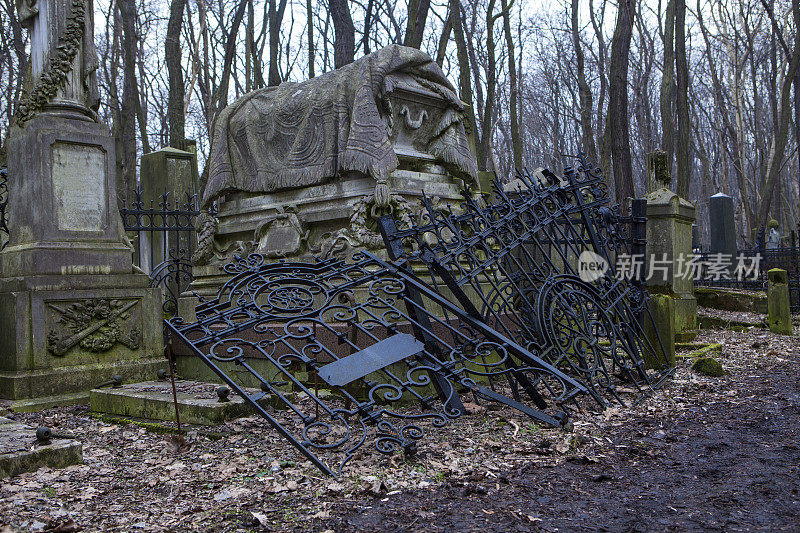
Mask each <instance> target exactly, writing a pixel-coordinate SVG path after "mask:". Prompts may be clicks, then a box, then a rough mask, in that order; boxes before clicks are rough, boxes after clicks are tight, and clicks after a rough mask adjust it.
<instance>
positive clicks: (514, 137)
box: [500, 0, 524, 169]
mask: <svg viewBox="0 0 800 533" xmlns="http://www.w3.org/2000/svg"><path fill="white" fill-rule="evenodd" d="M513 3H514V0H512V1H511V4H513ZM511 4H509V3H508V2H507V0H500V6H501V8H502V9H503V32H504V33H505V35H506V47H507V49H508V51H507V54H508V81H509V88H508V91H509V97H508V99H509V107H510V110H509V121H510V122H511V146H512V151H513V154H514V168H517V169H521V168H522V167H523V166H524V165H523V162H522V138H521V136H520V133H519V113H518V111H517V92H518V89H517V65H516V60H515V59H514V39H513V37H512V36H511V20H510V19H511V14H510V11H511Z"/></svg>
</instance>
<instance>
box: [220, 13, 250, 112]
mask: <svg viewBox="0 0 800 533" xmlns="http://www.w3.org/2000/svg"><path fill="white" fill-rule="evenodd" d="M246 8H247V0H240V2H239V5H238V6H237V7H236V12H235V13H234V15H233V23H232V24H231V30H230V32H229V33H228V39H227V42H226V43H225V57H224V59H223V63H222V74H221V75H220V81H219V87H217V91H216V93H217V94H216V98H215V99H214V100H215V101H216V105H215V106H214V120H216V117H217V115H219V113H220V111H222V110H223V109H225V108H226V107H227V106H228V87H229V85H230V81H231V69H232V68H233V60H234V57H235V55H236V35H237V34H238V33H239V26H241V25H242V19H243V18H244V12H245V9H246Z"/></svg>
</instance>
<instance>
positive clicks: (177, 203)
mask: <svg viewBox="0 0 800 533" xmlns="http://www.w3.org/2000/svg"><path fill="white" fill-rule="evenodd" d="M177 196H178V195H175V194H174V193H172V192H170V191H164V192H163V193H161V194H160V195H159V196H158V197H157V198H152V199H149V200H148V199H145V198H144V196H143V193H142V189H141V188H137V189H136V190H135V191H134V192H133V195H132V197H131V198H125V200H124V201H123V206H122V208H121V209H120V215H121V216H122V224H123V227H124V228H125V231H126V232H129V233H130V234H131V235H132V237H133V239H132V240H133V245H134V264H136V266H138V267H139V268H141V269H142V270H143V271H144V272H145V273H146V274H148V275H149V276H150V286H151V287H160V288H161V289H162V292H163V296H164V304H163V309H164V312H165V313H166V314H168V315H174V314H175V313H176V312H177V309H178V297H179V296H180V295H181V293H182V292H183V291H185V290H186V288H187V287H188V286H189V284H190V283H191V282H192V281H193V279H194V277H193V275H192V260H191V258H192V253H193V251H194V249H195V248H196V241H197V237H196V233H195V227H194V223H195V219H196V218H197V217H198V216H199V215H200V214H201V213H202V211H201V210H200V207H199V205H198V198H197V195H196V194H191V193H188V192H187V193H184V194H183V197H177Z"/></svg>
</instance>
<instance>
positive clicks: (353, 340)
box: [167, 252, 585, 475]
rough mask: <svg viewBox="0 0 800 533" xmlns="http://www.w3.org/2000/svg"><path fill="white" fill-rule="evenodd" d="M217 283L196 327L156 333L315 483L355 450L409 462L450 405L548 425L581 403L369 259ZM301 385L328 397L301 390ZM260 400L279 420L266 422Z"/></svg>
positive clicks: (421, 289) (511, 345)
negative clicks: (521, 393) (519, 395)
mask: <svg viewBox="0 0 800 533" xmlns="http://www.w3.org/2000/svg"><path fill="white" fill-rule="evenodd" d="M225 271H226V272H227V273H228V274H231V275H232V276H233V277H232V278H231V279H230V280H229V281H228V282H227V283H226V284H225V285H224V286H223V287H222V288H221V289H220V291H219V293H218V295H217V297H216V298H215V299H213V300H210V301H208V302H204V303H201V304H200V305H199V306H198V307H197V308H196V314H197V318H196V321H194V322H191V323H184V322H183V320H182V319H181V318H180V317H176V318H173V319H171V320H168V321H167V329H168V334H170V335H173V336H174V340H175V339H176V340H178V342H182V343H185V344H186V345H188V346H189V347H190V348H191V350H192V351H193V353H194V354H195V355H196V356H198V357H199V358H201V359H202V360H203V361H204V362H205V363H206V364H207V365H208V366H209V367H211V369H212V370H213V371H214V372H216V373H217V375H219V377H220V378H221V379H222V380H224V381H225V382H226V383H227V384H228V385H229V386H230V387H231V388H232V389H233V390H234V391H236V392H237V393H238V394H239V395H241V396H242V397H243V398H244V399H245V401H247V402H249V403H250V404H251V405H252V406H253V407H254V408H255V409H256V410H257V411H258V413H259V414H260V415H261V416H262V417H264V418H265V419H266V420H267V421H268V422H269V423H270V424H271V425H272V426H273V427H274V428H275V429H276V430H278V431H279V432H280V433H281V434H282V435H283V436H284V437H285V438H286V439H287V440H288V441H289V442H290V443H291V444H292V445H294V446H295V447H296V448H297V449H298V450H299V451H300V452H301V453H302V454H303V455H305V456H306V457H307V458H308V459H310V460H311V461H312V462H313V463H314V464H315V465H316V466H317V467H318V468H319V469H320V470H322V471H323V472H325V473H328V474H333V475H335V474H338V473H339V472H341V469H342V467H343V466H344V465H345V464H346V463H347V462H348V461H350V460H351V459H352V458H353V457H354V456H355V455H356V454H357V453H359V452H360V450H361V448H362V446H363V445H364V444H365V443H367V442H373V443H374V447H375V449H376V450H377V451H379V452H383V453H392V452H393V451H394V450H396V449H398V448H402V449H403V450H404V451H405V452H406V453H413V452H414V451H415V449H416V441H417V440H419V439H420V438H422V437H423V435H424V433H425V427H430V426H432V427H441V426H443V425H445V424H446V423H447V422H448V420H450V419H453V418H456V417H458V416H460V415H462V414H463V413H464V407H463V405H462V403H461V400H460V396H461V395H463V394H469V395H471V397H472V398H473V399H474V400H475V401H492V402H498V403H501V404H504V405H506V406H509V407H512V408H514V409H517V410H518V411H519V412H521V413H523V414H525V415H527V416H529V417H531V418H532V419H534V420H535V421H536V422H537V423H545V424H549V425H553V426H560V425H562V424H563V423H565V422H566V420H567V414H566V412H565V409H567V408H568V405H566V404H567V403H568V402H569V401H570V400H573V399H574V398H575V396H577V395H579V394H581V393H583V392H585V388H584V387H583V386H582V385H581V384H579V383H578V382H577V381H575V380H574V379H572V378H570V377H569V376H567V375H565V374H564V373H562V372H561V371H559V370H558V369H556V368H554V367H553V366H551V365H550V364H548V363H547V362H545V361H543V360H542V359H541V358H540V357H538V356H537V355H536V354H535V353H533V352H531V351H529V350H527V349H525V348H523V347H522V346H520V345H519V344H517V343H516V342H514V341H513V340H511V339H510V338H508V337H506V336H505V335H503V334H502V333H500V332H498V331H496V330H494V329H492V328H490V327H488V326H487V325H486V324H485V323H484V322H483V321H482V320H480V319H479V318H478V319H476V318H475V317H473V316H470V315H469V314H467V313H466V312H464V311H463V310H462V309H460V308H459V307H458V306H456V305H454V304H452V303H451V302H450V301H448V300H447V299H446V298H444V297H443V296H442V295H441V294H439V293H438V292H437V291H435V290H434V289H433V288H432V287H430V286H429V285H427V284H425V283H423V282H422V281H420V280H419V279H418V278H416V277H415V276H414V275H413V274H412V273H410V272H408V271H406V270H405V269H402V268H398V265H396V264H394V263H391V262H385V261H382V260H381V259H379V258H377V257H375V256H373V255H371V254H369V253H366V252H364V253H360V254H356V255H355V256H354V257H353V259H352V262H345V261H341V260H329V261H318V262H314V263H290V262H285V263H284V262H280V263H267V262H266V261H265V259H264V257H263V256H261V255H259V254H251V255H250V256H249V257H247V258H243V259H240V260H238V261H235V262H233V263H230V264H228V265H227V266H226V267H225ZM242 370H244V372H242ZM243 374H244V375H245V377H244V378H243V377H242V376H243ZM312 375H313V380H314V381H315V382H316V383H320V382H321V383H323V385H324V388H325V389H328V390H330V391H331V392H332V394H331V395H330V396H329V397H328V396H323V395H321V394H319V393H318V391H317V390H316V388H315V387H311V386H310V385H309V382H310V381H311V380H312V377H311V376H312ZM499 377H505V378H508V379H510V380H512V381H513V382H515V383H522V384H523V389H524V390H525V391H526V393H528V394H529V396H530V399H531V401H532V403H533V404H534V405H535V408H533V407H530V406H529V405H527V404H526V403H523V402H521V401H519V400H518V399H512V398H509V397H507V396H505V395H504V394H502V393H500V392H498V391H497V390H493V389H492V388H489V387H487V386H486V384H488V383H489V382H490V378H494V379H497V378H499ZM247 383H249V384H250V385H256V386H257V389H256V392H255V393H253V392H250V391H248V390H246V389H247V387H246V386H245V385H246V384H247ZM259 388H260V392H258V389H259ZM289 389H291V391H289ZM267 397H269V398H270V400H271V402H272V404H273V405H275V404H276V403H277V404H279V407H280V409H278V410H276V411H274V412H271V410H270V409H267V408H266V407H265V406H264V405H263V403H262V402H263V400H265V399H266V398H267ZM570 403H571V402H570ZM331 453H333V454H334V457H335V459H334V458H332V457H331V456H330V454H331ZM337 454H338V455H337Z"/></svg>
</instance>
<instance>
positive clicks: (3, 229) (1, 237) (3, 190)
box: [0, 168, 10, 250]
mask: <svg viewBox="0 0 800 533" xmlns="http://www.w3.org/2000/svg"><path fill="white" fill-rule="evenodd" d="M7 206H8V169H6V168H0V250H2V249H3V248H5V247H6V245H7V244H8V239H9V237H10V233H9V231H8V219H7V218H6V216H7V215H6V207H7Z"/></svg>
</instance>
